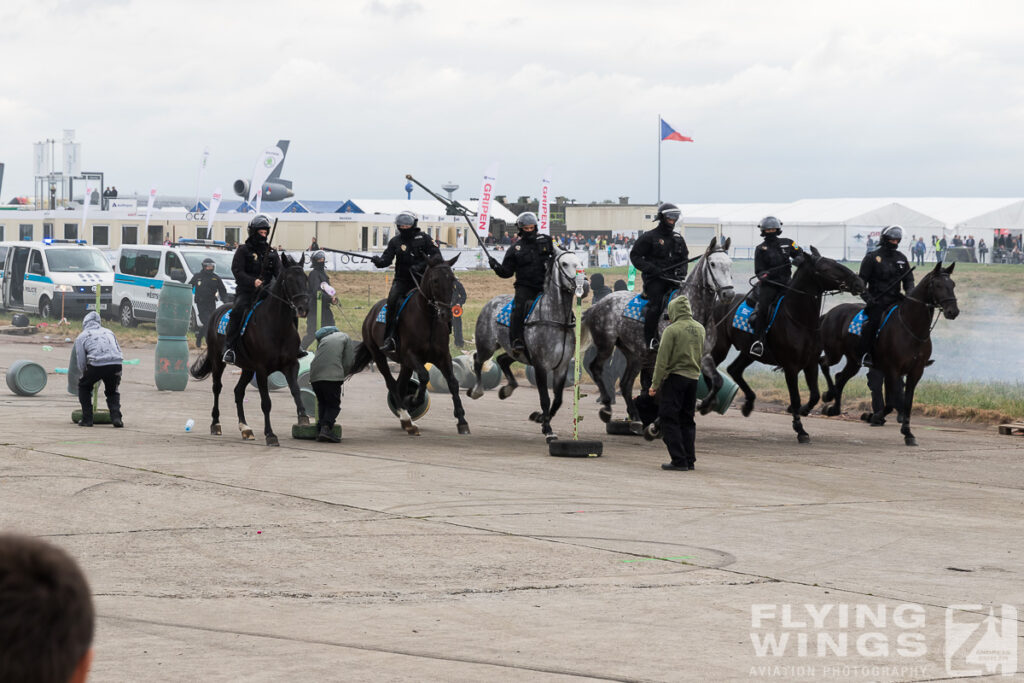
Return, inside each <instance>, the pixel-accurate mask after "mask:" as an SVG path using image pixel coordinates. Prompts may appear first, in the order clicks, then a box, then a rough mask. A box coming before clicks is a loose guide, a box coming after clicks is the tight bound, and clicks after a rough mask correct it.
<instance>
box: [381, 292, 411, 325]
mask: <svg viewBox="0 0 1024 683" xmlns="http://www.w3.org/2000/svg"><path fill="white" fill-rule="evenodd" d="M415 293H416V290H415V289H414V290H413V291H411V292H409V294H408V296H406V297H405V298H404V299H402V305H401V306H399V307H398V315H402V309H403V308H405V305H406V304H407V303H409V299H411V298H412V295H413V294H415ZM395 317H396V318H397V317H398V316H395ZM387 321H388V305H387V304H384V305H383V306H381V307H380V313H378V314H377V322H379V323H386V322H387Z"/></svg>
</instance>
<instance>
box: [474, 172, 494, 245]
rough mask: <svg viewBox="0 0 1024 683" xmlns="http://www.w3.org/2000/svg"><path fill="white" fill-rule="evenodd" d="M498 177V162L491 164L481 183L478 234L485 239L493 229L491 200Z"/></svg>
mask: <svg viewBox="0 0 1024 683" xmlns="http://www.w3.org/2000/svg"><path fill="white" fill-rule="evenodd" d="M497 179H498V164H497V162H495V163H493V164H491V165H490V166H488V167H487V170H486V171H484V180H483V183H482V184H481V185H480V203H479V205H478V206H477V210H476V225H475V227H476V234H477V236H478V237H479V238H480V239H484V238H486V237H487V235H488V234H490V230H491V201H492V200H493V199H494V187H495V184H496V182H497Z"/></svg>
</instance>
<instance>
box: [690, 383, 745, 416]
mask: <svg viewBox="0 0 1024 683" xmlns="http://www.w3.org/2000/svg"><path fill="white" fill-rule="evenodd" d="M718 374H720V375H721V376H722V388H721V389H719V390H718V393H717V394H715V401H714V403H712V408H713V409H714V411H715V412H716V413H718V414H719V415H725V411H727V410H729V406H731V405H732V400H733V398H735V397H736V392H737V391H739V389H740V388H739V386H737V385H736V382H733V381H732V378H731V377H729V376H728V375H726V374H725V373H724V372H720V373H718ZM707 395H708V383H707V382H705V381H704V375H701V376H700V379H699V380H697V400H698V401H703V400H704V397H705V396H707Z"/></svg>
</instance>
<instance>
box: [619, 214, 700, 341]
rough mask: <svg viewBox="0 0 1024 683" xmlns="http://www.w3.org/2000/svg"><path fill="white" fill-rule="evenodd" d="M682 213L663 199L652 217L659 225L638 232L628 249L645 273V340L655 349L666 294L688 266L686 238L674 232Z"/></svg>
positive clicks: (635, 264)
mask: <svg viewBox="0 0 1024 683" xmlns="http://www.w3.org/2000/svg"><path fill="white" fill-rule="evenodd" d="M681 215H682V212H681V211H680V210H679V207H678V206H676V205H675V204H671V203H669V202H665V203H664V204H662V205H661V206H659V207H658V214H657V215H656V216H655V217H654V220H656V221H657V222H658V225H657V226H656V227H655V228H654V229H652V230H648V231H647V232H645V233H644V234H642V235H640V237H639V238H638V239H637V241H636V244H634V245H633V248H632V249H631V250H630V252H629V260H630V261H631V262H632V263H633V265H634V266H635V267H636V269H637V270H639V271H640V272H641V273H643V274H644V291H643V293H644V297H645V298H646V299H647V301H648V303H647V309H646V313H645V314H644V315H645V317H644V342H645V343H646V344H647V348H649V349H651V350H652V351H653V350H654V349H656V348H658V320H659V319H660V318H661V312H662V311H663V310H664V307H665V295H667V294H668V293H669V292H670V291H672V290H673V289H675V288H677V287H679V286H680V281H682V280H683V279H684V278H685V277H686V271H687V270H688V269H689V261H688V259H689V257H690V250H689V249H687V248H686V240H684V239H683V236H682V235H680V234H679V233H678V232H676V231H675V230H676V228H675V226H676V221H678V220H679V217H680V216H681Z"/></svg>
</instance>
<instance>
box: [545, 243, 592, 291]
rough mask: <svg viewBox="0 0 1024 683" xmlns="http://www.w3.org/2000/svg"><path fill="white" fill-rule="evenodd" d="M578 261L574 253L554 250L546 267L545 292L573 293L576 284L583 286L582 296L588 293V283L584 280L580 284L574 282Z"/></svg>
mask: <svg viewBox="0 0 1024 683" xmlns="http://www.w3.org/2000/svg"><path fill="white" fill-rule="evenodd" d="M579 265H580V260H579V258H578V257H577V256H576V254H575V253H574V252H571V251H563V250H561V249H555V257H554V258H553V259H552V260H551V265H550V266H549V267H548V276H547V282H545V283H544V289H545V291H556V290H557V289H561V290H563V291H565V292H575V291H576V287H577V284H582V285H583V295H584V296H586V294H587V292H589V291H590V283H589V282H587V280H586V278H584V279H583V281H582V283H577V281H576V270H577V269H578V268H579Z"/></svg>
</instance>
